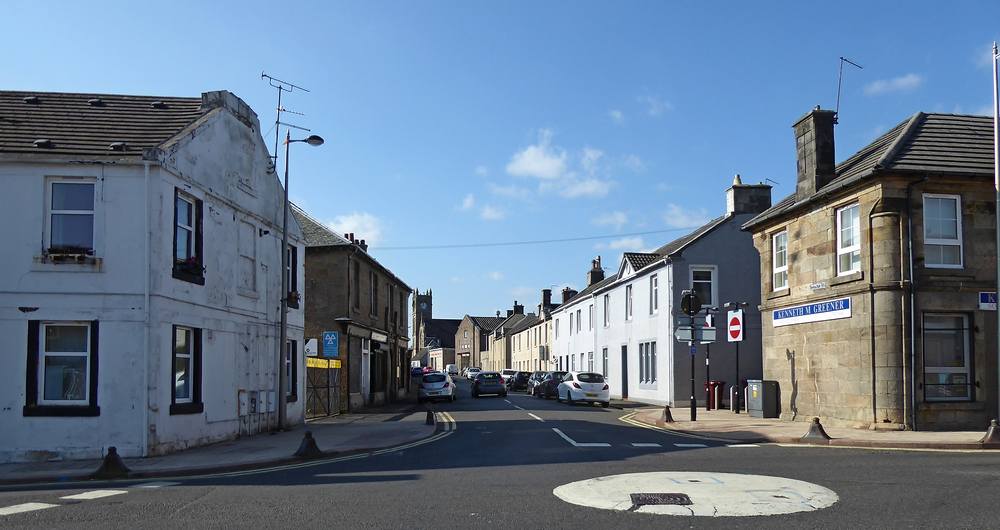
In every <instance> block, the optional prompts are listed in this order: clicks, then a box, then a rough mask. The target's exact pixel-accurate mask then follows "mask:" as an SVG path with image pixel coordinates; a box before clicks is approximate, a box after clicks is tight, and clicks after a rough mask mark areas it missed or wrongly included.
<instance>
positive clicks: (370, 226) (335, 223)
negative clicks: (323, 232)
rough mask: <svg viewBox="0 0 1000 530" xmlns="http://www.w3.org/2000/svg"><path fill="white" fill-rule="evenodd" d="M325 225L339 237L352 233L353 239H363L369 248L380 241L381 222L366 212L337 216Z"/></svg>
mask: <svg viewBox="0 0 1000 530" xmlns="http://www.w3.org/2000/svg"><path fill="white" fill-rule="evenodd" d="M326 225H327V226H328V227H330V229H331V230H333V231H334V232H336V233H337V234H340V235H343V234H348V233H351V232H353V233H354V239H364V240H365V242H366V243H367V244H368V245H370V246H376V245H378V243H379V242H381V241H382V220H381V219H379V218H378V217H375V216H374V215H372V214H370V213H368V212H353V213H349V214H346V215H338V216H337V217H334V218H333V220H332V221H328V222H327V223H326Z"/></svg>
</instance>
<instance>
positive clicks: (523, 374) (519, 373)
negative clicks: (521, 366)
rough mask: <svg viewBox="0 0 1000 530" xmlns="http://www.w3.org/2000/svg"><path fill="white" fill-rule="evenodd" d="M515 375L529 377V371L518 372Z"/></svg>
mask: <svg viewBox="0 0 1000 530" xmlns="http://www.w3.org/2000/svg"><path fill="white" fill-rule="evenodd" d="M517 375H519V376H521V377H531V372H518V373H517Z"/></svg>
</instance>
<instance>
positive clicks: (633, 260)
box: [624, 252, 660, 271]
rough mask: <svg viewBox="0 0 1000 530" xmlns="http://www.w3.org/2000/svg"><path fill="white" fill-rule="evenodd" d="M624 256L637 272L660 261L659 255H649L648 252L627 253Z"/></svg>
mask: <svg viewBox="0 0 1000 530" xmlns="http://www.w3.org/2000/svg"><path fill="white" fill-rule="evenodd" d="M624 256H625V260H627V261H628V262H629V264H630V265H632V270H636V271H637V270H639V269H642V268H645V267H646V266H647V265H649V264H651V263H653V262H654V261H656V260H658V259H660V255H659V254H649V253H646V252H626V253H625V254H624Z"/></svg>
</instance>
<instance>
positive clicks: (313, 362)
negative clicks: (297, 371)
mask: <svg viewBox="0 0 1000 530" xmlns="http://www.w3.org/2000/svg"><path fill="white" fill-rule="evenodd" d="M306 366H308V367H309V368H340V359H330V360H327V359H317V358H315V357H306Z"/></svg>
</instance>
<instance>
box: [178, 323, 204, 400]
mask: <svg viewBox="0 0 1000 530" xmlns="http://www.w3.org/2000/svg"><path fill="white" fill-rule="evenodd" d="M171 340H172V349H171V351H172V352H173V353H172V362H171V366H173V370H171V372H170V375H171V378H170V381H171V384H170V386H171V388H170V414H197V413H201V412H202V411H203V410H204V406H203V405H202V402H201V330H200V329H197V328H190V327H186V326H174V327H173V335H172V339H171Z"/></svg>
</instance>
